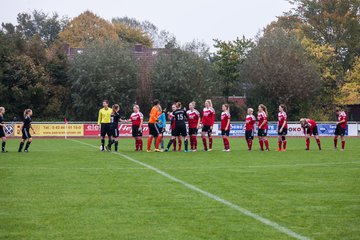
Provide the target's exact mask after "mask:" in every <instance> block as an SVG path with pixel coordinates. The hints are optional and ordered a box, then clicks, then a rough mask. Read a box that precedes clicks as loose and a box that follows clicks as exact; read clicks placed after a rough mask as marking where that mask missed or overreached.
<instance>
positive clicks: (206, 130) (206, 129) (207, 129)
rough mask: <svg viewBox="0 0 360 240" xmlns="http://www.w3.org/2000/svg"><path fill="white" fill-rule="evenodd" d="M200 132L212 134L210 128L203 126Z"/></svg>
mask: <svg viewBox="0 0 360 240" xmlns="http://www.w3.org/2000/svg"><path fill="white" fill-rule="evenodd" d="M201 132H207V133H212V130H211V126H208V125H204V126H203V127H202V129H201Z"/></svg>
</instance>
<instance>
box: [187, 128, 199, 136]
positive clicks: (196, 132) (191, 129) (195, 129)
mask: <svg viewBox="0 0 360 240" xmlns="http://www.w3.org/2000/svg"><path fill="white" fill-rule="evenodd" d="M197 134H198V129H197V128H189V136H191V135H197Z"/></svg>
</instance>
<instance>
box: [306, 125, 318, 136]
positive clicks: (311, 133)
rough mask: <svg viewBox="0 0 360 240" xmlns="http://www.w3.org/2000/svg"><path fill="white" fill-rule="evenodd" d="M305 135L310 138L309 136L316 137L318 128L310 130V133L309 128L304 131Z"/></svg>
mask: <svg viewBox="0 0 360 240" xmlns="http://www.w3.org/2000/svg"><path fill="white" fill-rule="evenodd" d="M306 133H307V134H309V135H310V136H311V135H314V136H317V135H319V131H318V127H317V126H315V127H314V128H313V129H312V131H311V128H307V129H306Z"/></svg>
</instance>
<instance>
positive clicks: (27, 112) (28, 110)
mask: <svg viewBox="0 0 360 240" xmlns="http://www.w3.org/2000/svg"><path fill="white" fill-rule="evenodd" d="M29 112H31V109H25V111H24V117H26V116H27V115H28V114H29Z"/></svg>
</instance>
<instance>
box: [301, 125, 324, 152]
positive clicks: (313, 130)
mask: <svg viewBox="0 0 360 240" xmlns="http://www.w3.org/2000/svg"><path fill="white" fill-rule="evenodd" d="M300 125H301V127H302V128H303V130H304V134H305V138H306V149H305V150H306V151H309V150H310V137H311V136H312V135H314V137H315V139H316V142H317V145H318V147H319V150H321V143H320V139H319V131H318V127H317V124H316V122H315V121H314V120H312V119H307V118H302V119H300Z"/></svg>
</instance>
